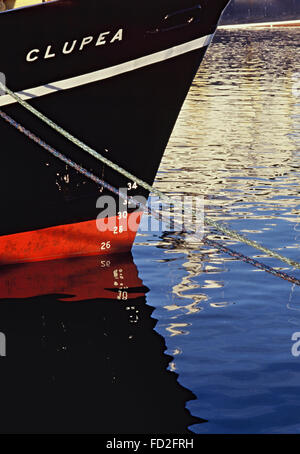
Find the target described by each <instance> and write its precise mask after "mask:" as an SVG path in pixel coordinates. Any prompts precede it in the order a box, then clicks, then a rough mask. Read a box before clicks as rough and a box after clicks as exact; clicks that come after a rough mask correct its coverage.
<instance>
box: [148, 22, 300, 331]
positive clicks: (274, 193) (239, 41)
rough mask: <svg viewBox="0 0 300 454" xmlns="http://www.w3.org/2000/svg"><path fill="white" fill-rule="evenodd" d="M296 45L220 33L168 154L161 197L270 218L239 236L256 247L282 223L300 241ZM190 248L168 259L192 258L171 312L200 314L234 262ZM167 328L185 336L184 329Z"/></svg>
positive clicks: (262, 35) (272, 37) (296, 38)
mask: <svg viewBox="0 0 300 454" xmlns="http://www.w3.org/2000/svg"><path fill="white" fill-rule="evenodd" d="M299 44H300V33H299V30H297V29H286V30H260V31H252V30H245V31H241V30H239V31H228V30H226V31H225V30H222V31H219V32H218V33H217V35H216V37H215V40H214V43H213V44H212V46H211V47H210V49H209V51H208V53H207V55H206V58H205V61H204V62H203V64H202V66H201V68H200V70H199V72H198V74H197V76H196V79H195V81H194V83H193V86H192V87H191V90H190V92H189V95H188V97H187V99H186V101H185V104H184V106H183V109H182V112H181V114H180V117H179V119H178V122H177V124H176V127H175V129H174V131H173V135H172V137H171V139H170V142H169V144H168V147H167V150H166V152H165V155H164V158H163V161H162V164H161V167H160V172H159V174H158V176H157V180H156V187H157V188H158V189H159V190H161V191H163V192H165V193H167V194H172V195H174V194H176V195H177V194H178V195H179V194H188V195H195V196H196V195H197V196H199V195H200V196H203V197H204V198H205V214H206V215H207V216H209V217H213V218H214V219H216V220H219V221H220V220H222V221H233V220H241V219H243V220H249V221H253V220H256V221H261V220H266V222H264V224H263V227H261V226H259V225H255V224H253V223H251V222H250V223H249V224H248V225H247V227H246V228H245V227H244V230H243V229H242V230H240V231H241V232H242V233H244V234H246V235H247V236H249V234H252V235H254V237H256V240H258V241H259V235H261V234H263V233H266V232H270V233H269V234H270V235H272V232H274V231H275V230H276V225H277V224H276V221H277V220H279V219H281V220H285V221H287V222H290V223H293V224H294V225H295V227H294V230H295V241H297V240H298V241H299V239H300V236H299V234H297V231H299V230H300V228H299V225H300V206H299V193H300V189H299V181H300V179H299V177H300V98H299V95H300V93H299V90H298V92H297V91H296V90H295V80H296V79H295V77H296V76H295V75H297V73H299V72H300V65H299V62H300V49H299ZM299 77H300V74H299ZM260 224H261V223H260ZM243 225H245V222H244V224H243ZM252 237H253V236H252ZM220 238H221V239H222V236H220V235H218V238H217V239H220ZM283 243H284V241H283ZM227 244H234V242H231V243H230V242H227ZM288 247H290V248H296V247H299V244H298V243H295V244H293V245H290V246H288ZM275 248H276V247H275ZM193 249H197V248H196V247H194V248H193V247H192V246H190V245H188V244H186V243H185V242H184V240H183V241H182V243H181V244H180V245H179V246H178V245H176V246H175V247H173V248H172V249H171V250H168V251H166V252H168V253H171V254H172V253H178V252H184V253H185V254H186V259H187V260H186V263H185V264H184V268H185V270H186V276H185V277H184V278H183V279H182V281H181V282H179V283H176V285H174V287H173V296H174V304H170V305H168V306H166V308H167V309H168V310H170V311H175V310H176V309H178V310H180V311H182V310H183V309H184V311H186V313H194V312H197V311H199V310H200V307H199V303H202V302H205V301H207V299H208V297H207V294H206V290H207V289H211V288H215V289H216V288H222V287H223V285H224V283H223V281H222V277H223V278H224V274H222V273H224V268H225V266H226V262H227V261H232V260H233V259H231V258H229V257H228V258H227V259H226V258H225V259H224V257H222V259H220V257H219V254H218V252H217V251H214V250H211V251H208V250H206V251H205V256H204V255H203V254H202V253H200V252H199V251H198V252H197V251H196V250H193ZM198 249H199V248H198ZM280 249H283V247H282V248H280V247H278V250H280ZM284 249H286V247H285V248H284ZM254 253H255V251H254ZM253 256H254V255H253ZM255 257H259V258H260V259H261V258H263V255H262V254H257V255H256V256H255ZM281 269H284V268H281ZM254 271H257V270H254ZM200 275H202V277H203V275H204V276H205V278H204V279H201V283H200V280H199V279H198V280H197V279H195V278H196V277H197V276H200ZM218 275H219V276H220V279H218V277H217V276H218ZM232 303H233V302H232V301H228V302H220V301H212V302H211V303H210V305H211V306H212V307H216V308H219V307H225V306H226V305H229V304H232ZM168 330H169V331H170V332H171V333H172V335H173V336H174V335H176V334H183V332H182V327H181V326H180V325H179V326H177V325H175V324H172V326H170V327H169V328H168Z"/></svg>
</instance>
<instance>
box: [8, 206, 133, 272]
mask: <svg viewBox="0 0 300 454" xmlns="http://www.w3.org/2000/svg"><path fill="white" fill-rule="evenodd" d="M140 220H141V213H140V212H134V213H131V214H129V215H128V218H126V219H121V220H120V219H118V217H111V218H107V219H100V220H97V223H96V220H91V221H85V222H79V223H75V224H68V225H59V226H55V227H48V228H46V229H40V230H34V231H30V232H21V233H15V234H13V235H3V236H2V237H0V265H5V264H10V263H23V262H37V261H44V260H55V259H61V258H69V257H76V256H89V255H99V254H114V253H123V252H129V251H130V250H131V247H132V244H133V242H134V239H135V236H136V232H137V229H138V226H139V223H140ZM108 227H109V228H108Z"/></svg>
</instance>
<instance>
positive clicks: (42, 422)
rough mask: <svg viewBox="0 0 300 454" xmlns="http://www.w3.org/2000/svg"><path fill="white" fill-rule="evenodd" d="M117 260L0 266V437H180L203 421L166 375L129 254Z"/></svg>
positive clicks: (187, 395)
mask: <svg viewBox="0 0 300 454" xmlns="http://www.w3.org/2000/svg"><path fill="white" fill-rule="evenodd" d="M116 257H117V256H116V254H115V255H114V257H112V256H111V257H109V256H105V257H104V256H103V257H102V258H95V257H88V258H83V257H81V258H76V259H71V260H63V261H62V262H61V263H60V262H59V261H52V262H40V263H30V264H24V265H10V266H7V267H3V273H2V281H1V285H0V332H3V333H5V335H6V338H7V356H6V358H1V373H0V386H1V390H2V392H1V413H0V433H35V434H37V433H53V434H56V433H64V434H66V433H102V434H116V433H119V434H126V433H128V434H130V433H131V434H132V433H141V434H148V433H174V434H176V433H177V434H179V433H187V432H188V427H189V426H190V425H192V424H195V423H199V422H201V421H202V420H201V419H199V418H196V417H193V416H192V415H191V414H190V413H189V411H188V410H187V409H186V408H185V406H186V402H187V401H189V400H191V399H193V398H194V397H195V396H194V395H193V393H192V392H190V391H189V390H187V389H186V388H184V387H183V386H181V385H180V384H179V383H178V381H177V374H175V373H174V372H171V371H170V370H168V369H167V368H168V365H169V363H170V361H171V360H172V357H171V356H169V355H166V354H165V353H164V352H165V350H166V345H165V341H164V339H163V337H162V336H160V335H159V334H158V333H157V332H156V331H155V330H154V328H155V325H156V320H155V319H154V318H152V317H151V315H152V312H153V308H152V307H150V306H149V305H147V304H146V298H145V292H146V291H147V290H148V289H147V288H146V287H144V286H143V284H142V281H141V280H140V279H139V277H138V273H137V269H136V267H135V265H134V263H133V261H132V257H131V255H130V254H129V255H124V256H122V257H119V256H118V257H119V259H118V260H116ZM97 260H98V266H97ZM51 263H52V266H50V264H51ZM16 314H17V315H16Z"/></svg>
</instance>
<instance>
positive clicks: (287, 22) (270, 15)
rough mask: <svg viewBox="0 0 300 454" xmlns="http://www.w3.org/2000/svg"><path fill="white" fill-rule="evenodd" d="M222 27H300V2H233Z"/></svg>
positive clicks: (222, 21)
mask: <svg viewBox="0 0 300 454" xmlns="http://www.w3.org/2000/svg"><path fill="white" fill-rule="evenodd" d="M220 25H221V26H237V27H240V26H242V25H245V26H246V25H247V26H255V27H287V26H289V27H291V26H292V27H295V26H300V2H299V0H231V2H230V4H229V5H228V6H227V8H226V10H225V11H224V13H223V15H222V18H221V22H220Z"/></svg>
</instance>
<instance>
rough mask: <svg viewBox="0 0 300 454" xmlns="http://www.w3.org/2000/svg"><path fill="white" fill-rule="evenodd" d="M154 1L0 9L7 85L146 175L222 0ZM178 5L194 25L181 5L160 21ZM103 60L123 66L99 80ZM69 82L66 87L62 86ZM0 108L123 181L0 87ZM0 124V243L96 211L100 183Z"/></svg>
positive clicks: (105, 66)
mask: <svg viewBox="0 0 300 454" xmlns="http://www.w3.org/2000/svg"><path fill="white" fill-rule="evenodd" d="M155 3H156V4H154V5H153V3H151V6H147V5H143V7H142V8H141V6H140V3H139V2H137V1H135V0H134V1H130V2H126V5H124V2H121V1H119V0H118V1H117V0H114V1H112V0H109V1H102V2H98V1H90V2H89V3H88V5H89V6H88V8H87V7H86V2H83V1H81V0H61V1H56V2H50V3H45V4H41V5H37V6H34V7H28V8H23V9H19V10H13V11H7V12H5V13H2V14H1V15H0V36H1V38H2V39H1V41H0V42H1V43H3V44H2V45H1V68H0V71H1V72H3V73H4V74H5V76H6V83H7V86H8V87H9V88H10V89H12V90H14V91H15V92H19V93H21V94H22V95H24V94H25V98H27V101H28V102H30V104H31V105H33V106H34V107H36V108H37V109H38V110H40V111H41V112H43V113H44V114H46V115H47V116H48V117H50V118H51V119H52V120H54V121H55V122H56V123H58V124H59V125H60V126H62V127H64V128H65V129H66V130H67V131H69V132H71V133H72V134H74V135H75V136H76V137H78V138H79V139H81V140H82V141H83V142H86V143H87V144H88V145H89V146H91V147H92V148H94V149H96V150H97V151H98V152H99V153H102V154H104V155H105V157H107V158H109V159H110V160H111V161H113V162H114V163H117V164H118V165H120V166H121V167H123V168H125V169H126V170H128V171H129V172H131V173H132V174H133V175H136V176H137V177H139V178H141V179H143V180H144V181H146V182H147V183H149V184H152V183H153V181H154V178H155V175H156V172H157V170H158V167H159V164H160V161H161V158H162V155H163V152H164V149H165V147H166V145H167V142H168V140H169V137H170V134H171V132H172V129H173V127H174V124H175V122H176V119H177V116H178V114H179V112H180V109H181V106H182V103H183V101H184V99H185V96H186V94H187V92H188V90H189V87H190V85H191V83H192V80H193V78H194V75H195V73H196V71H197V69H198V67H199V64H200V62H201V60H202V58H203V56H204V54H205V51H206V48H207V45H208V42H209V39H210V37H211V36H212V34H213V33H214V30H215V28H216V25H217V22H218V19H219V17H220V14H221V12H222V9H223V8H224V7H225V5H226V4H227V0H215V1H212V2H210V4H209V5H206V6H205V7H203V8H202V9H201V14H200V16H198V10H195V8H194V7H195V3H194V1H190V0H176V1H172V2H171V1H164V2H155ZM190 8H192V9H191V13H189V11H190ZM182 10H184V11H186V10H188V15H190V14H192V15H195V23H193V22H192V23H185V22H186V20H187V19H186V14H187V13H186V12H183V13H181V12H180V13H176V14H175V15H174V16H172V15H171V16H170V19H167V20H166V19H163V18H164V17H166V14H168V13H173V12H174V11H175V12H176V11H182ZM137 11H139V15H137ZM45 18H46V19H45ZM28 30H30V33H28ZM100 34H102V35H101V36H100ZM24 36H26V41H25V42H24V39H23V37H24ZM4 37H5V39H4ZM21 37H22V38H21ZM203 37H204V38H203ZM205 37H206V38H207V39H206V40H205ZM202 38H203V39H204V41H203V42H201V43H202V44H201V43H200V44H199V46H196V47H195V46H194V47H191V48H189V47H187V49H186V50H185V51H183V52H181V53H180V52H179V53H177V54H176V52H177V51H176V52H175V54H174V55H172V58H170V56H168V55H167V54H166V56H165V58H161V59H160V60H159V59H158V60H157V61H155V58H157V57H156V56H157V55H159V53H161V52H166V51H168V49H175V50H176V49H181V47H180V46H182V45H189V43H194V42H195V41H196V40H199V39H200V40H201V39H202ZM7 43H9V46H7ZM97 44H98V45H97ZM72 46H74V49H73V50H72ZM12 55H13V58H12ZM153 55H154V56H155V58H154V61H153V60H149V61H150V63H149V64H147V62H145V64H144V65H143V66H141V67H140V68H138V69H135V70H132V69H131V70H126V71H123V70H122V68H123V67H122V65H124V64H126V63H128V62H134V63H133V64H135V63H136V62H139V61H140V59H141V58H143V57H144V58H146V59H147V58H149V56H151V58H152V59H153ZM111 68H112V69H114V68H121V70H120V71H119V73H118V72H116V73H115V74H113V76H109V77H104V78H103V77H102V75H101V79H99V77H98V76H97V77H98V80H97V77H96V78H95V76H94V74H95V72H99V71H100V72H101V71H106V70H110V69H111ZM101 74H102V73H101ZM82 75H86V76H85V77H86V79H85V82H84V83H82V82H81V83H78V82H75V83H73V82H72V81H73V80H74V78H78V77H80V76H82ZM66 81H67V83H70V81H71V82H72V83H73V85H72V83H71V86H68V88H65V86H64V84H66ZM62 87H63V88H62ZM32 89H33V90H32ZM45 89H46V90H48V94H46V95H44V92H43V90H45ZM41 93H42V94H41ZM0 108H1V109H2V110H3V111H4V112H5V113H7V114H8V115H10V116H11V117H12V118H13V119H15V120H16V121H18V122H19V123H21V124H22V125H23V126H25V127H26V128H28V129H29V130H31V131H32V132H34V133H36V134H37V135H38V136H40V137H41V138H42V139H43V140H44V141H45V142H47V143H49V144H50V145H51V146H52V147H54V148H56V149H57V150H58V151H61V152H63V153H64V154H65V155H66V156H67V157H69V158H71V159H72V160H73V161H76V162H77V163H79V164H80V165H81V166H83V167H85V168H86V169H88V170H90V171H92V172H93V173H94V174H95V175H97V176H99V177H100V178H102V177H103V178H104V179H105V180H106V181H107V182H109V183H110V184H112V185H113V186H114V187H116V188H117V189H119V188H126V187H127V183H128V180H127V179H125V178H124V177H122V176H120V175H119V174H118V173H116V172H115V171H113V170H111V169H109V168H108V167H107V166H103V165H102V164H101V163H99V161H97V160H96V159H95V158H93V157H91V156H89V155H87V154H86V153H85V152H83V151H82V150H80V149H79V148H77V147H76V146H75V145H73V144H71V143H70V142H69V141H67V139H64V138H62V137H61V136H60V135H59V134H57V133H56V132H54V131H53V130H51V129H50V128H49V127H48V126H46V125H44V124H42V123H41V121H40V120H38V119H37V118H34V117H33V115H32V114H30V113H28V112H26V111H25V110H24V108H23V107H21V106H19V105H18V104H17V103H12V102H11V98H9V97H8V96H7V95H6V96H2V97H0ZM0 131H1V149H2V154H1V157H2V163H1V164H2V165H1V171H0V177H1V178H0V190H1V193H2V194H5V197H3V198H2V200H3V202H2V222H1V225H0V235H2V238H3V236H5V240H6V243H5V248H6V250H7V240H8V238H7V236H9V235H15V234H18V233H21V232H30V231H36V230H38V229H45V228H49V227H57V226H64V225H74V224H76V223H84V222H87V221H91V220H95V219H96V217H97V215H99V209H97V208H96V201H97V199H98V197H99V196H100V195H104V194H105V193H106V190H103V188H101V187H100V188H99V186H98V185H96V184H95V183H93V182H91V181H89V180H87V179H86V177H84V176H82V175H81V174H79V173H77V172H76V171H74V170H72V169H70V168H68V167H66V165H65V164H63V163H61V162H60V161H58V160H57V159H56V158H53V157H52V156H51V155H49V154H48V153H47V152H46V151H44V150H42V149H41V148H40V147H39V146H38V145H36V144H34V143H33V142H31V141H30V140H29V139H28V138H26V137H24V135H22V134H21V133H20V132H19V131H18V130H16V129H14V128H13V127H12V126H11V125H9V124H7V123H5V122H4V121H1V123H0ZM136 194H139V195H145V196H147V195H148V194H147V192H146V191H143V190H141V189H140V188H137V189H136V190H135V191H132V192H131V193H130V195H136ZM82 225H83V224H82ZM81 233H84V230H82V232H81ZM131 240H132V236H131V237H130V241H131ZM42 241H43V240H42ZM129 246H130V245H129ZM26 247H27V246H26ZM1 251H2V250H1V244H0V252H1ZM82 252H84V251H82ZM106 252H107V251H106ZM109 252H111V251H109ZM78 253H80V251H78ZM28 254H29V255H28ZM27 255H28V257H29V256H30V251H29V252H28V253H27ZM50 255H51V254H50ZM3 260H4V261H6V258H4V259H3Z"/></svg>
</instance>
